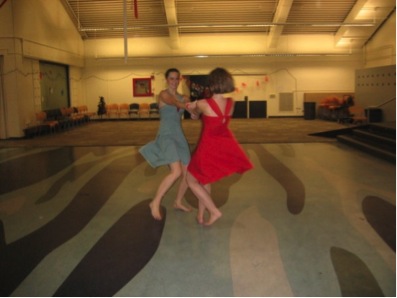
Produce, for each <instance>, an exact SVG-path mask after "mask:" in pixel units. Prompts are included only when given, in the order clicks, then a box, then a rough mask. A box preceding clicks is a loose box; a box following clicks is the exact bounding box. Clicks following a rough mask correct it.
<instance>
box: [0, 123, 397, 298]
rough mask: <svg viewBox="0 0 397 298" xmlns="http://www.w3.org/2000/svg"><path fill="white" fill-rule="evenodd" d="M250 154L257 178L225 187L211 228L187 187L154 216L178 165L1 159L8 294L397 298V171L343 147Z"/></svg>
mask: <svg viewBox="0 0 397 298" xmlns="http://www.w3.org/2000/svg"><path fill="white" fill-rule="evenodd" d="M115 124H116V123H115ZM96 125H101V123H90V124H89V125H87V127H89V126H92V127H94V126H96ZM82 129H83V128H82ZM74 131H77V129H75V130H73V132H74ZM66 133H67V132H65V133H63V134H66ZM61 134H62V133H60V134H59V135H61ZM135 134H137V132H135ZM54 136H55V135H54ZM50 137H52V136H48V138H50ZM44 138H47V136H43V139H44ZM87 138H88V136H87ZM37 139H41V138H37ZM243 148H244V150H246V152H247V154H248V156H249V158H250V160H251V161H252V162H253V164H254V166H255V168H254V169H253V170H251V171H249V172H247V173H246V174H244V175H243V176H240V175H233V176H230V177H228V178H225V179H223V180H221V181H220V182H218V183H215V184H214V185H213V189H212V194H213V197H214V200H215V202H216V204H217V205H218V206H219V207H220V210H221V211H222V213H223V217H222V218H221V219H220V220H219V221H218V222H216V223H215V224H214V226H212V227H210V228H205V227H202V226H201V225H198V224H197V222H196V220H195V215H196V207H197V200H196V199H195V197H194V196H193V195H192V194H191V193H190V192H188V193H187V194H186V196H185V198H186V201H187V202H188V203H189V204H190V205H191V206H192V207H193V208H194V209H193V212H191V213H184V212H181V211H176V210H174V209H173V208H172V205H173V200H174V198H175V195H176V186H174V187H173V188H172V189H171V190H170V191H169V192H168V193H167V195H166V196H165V198H164V200H163V208H162V212H163V214H164V219H163V221H161V222H157V221H154V220H153V219H152V217H151V215H150V210H149V208H148V202H149V200H150V199H151V198H152V196H153V195H154V192H155V190H156V188H157V185H158V184H159V182H160V181H161V179H162V178H163V177H164V175H165V173H166V172H167V169H166V167H161V168H158V169H153V168H151V167H150V166H149V165H148V164H147V163H146V162H145V161H144V160H143V158H142V157H141V156H140V154H139V153H138V149H139V146H110V147H106V146H92V145H91V146H56V147H47V146H43V147H22V146H18V147H7V148H2V149H0V175H1V176H0V177H3V178H2V180H1V183H0V220H1V224H2V233H1V237H0V294H1V295H2V296H140V297H142V296H173V297H175V296H177V297H189V296H192V297H193V296H196V297H197V296H200V297H205V296H217V297H224V296H240V297H241V296H279V297H287V296H297V297H303V296H306V297H312V296H314V297H320V296H323V297H324V296H363V297H364V296H395V295H396V283H395V280H396V272H395V264H396V263H395V235H396V230H395V222H396V217H395V216H396V215H395V197H396V194H395V181H396V176H395V165H393V164H391V163H389V162H385V161H383V160H379V159H376V158H373V157H371V156H368V155H367V154H365V153H361V152H359V151H356V150H354V149H351V148H349V147H346V146H343V145H341V144H339V143H338V142H334V141H326V142H311V143H309V142H307V143H306V142H301V143H283V142H280V143H273V144H271V143H265V144H260V143H252V144H244V145H243Z"/></svg>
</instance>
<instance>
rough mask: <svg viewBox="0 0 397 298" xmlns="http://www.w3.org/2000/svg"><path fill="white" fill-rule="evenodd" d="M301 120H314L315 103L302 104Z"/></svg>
mask: <svg viewBox="0 0 397 298" xmlns="http://www.w3.org/2000/svg"><path fill="white" fill-rule="evenodd" d="M303 118H304V119H305V120H314V119H316V103H315V102H305V103H304V104H303Z"/></svg>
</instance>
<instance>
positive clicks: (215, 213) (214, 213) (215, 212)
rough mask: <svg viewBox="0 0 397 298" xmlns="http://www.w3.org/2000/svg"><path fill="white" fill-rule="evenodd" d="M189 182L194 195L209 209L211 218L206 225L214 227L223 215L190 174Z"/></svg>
mask: <svg viewBox="0 0 397 298" xmlns="http://www.w3.org/2000/svg"><path fill="white" fill-rule="evenodd" d="M187 182H188V185H189V187H190V189H191V190H192V192H193V193H194V195H195V196H196V197H197V198H198V199H199V200H200V201H201V203H202V204H203V205H204V207H205V209H207V210H208V212H209V213H210V218H209V220H208V221H207V222H204V225H206V226H209V225H212V224H213V223H214V222H215V221H216V220H218V219H219V218H220V217H221V216H222V213H221V212H220V211H219V209H218V208H217V207H216V206H215V204H214V202H213V201H212V198H211V196H210V194H209V193H208V191H207V190H206V189H205V188H204V186H203V185H201V184H200V183H199V182H198V181H197V179H196V178H195V177H194V176H192V175H191V174H190V173H187Z"/></svg>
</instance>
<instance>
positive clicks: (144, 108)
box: [138, 103, 150, 118]
mask: <svg viewBox="0 0 397 298" xmlns="http://www.w3.org/2000/svg"><path fill="white" fill-rule="evenodd" d="M149 111H150V105H149V104H148V103H141V104H140V105H139V111H138V115H139V118H142V117H146V118H149Z"/></svg>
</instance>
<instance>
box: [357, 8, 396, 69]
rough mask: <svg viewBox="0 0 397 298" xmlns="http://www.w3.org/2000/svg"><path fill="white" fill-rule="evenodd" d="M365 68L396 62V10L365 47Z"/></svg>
mask: <svg viewBox="0 0 397 298" xmlns="http://www.w3.org/2000/svg"><path fill="white" fill-rule="evenodd" d="M364 61H365V68H370V67H379V66H387V65H395V64H396V12H395V11H394V12H393V14H392V16H391V17H390V18H389V19H388V20H387V21H386V22H385V23H384V24H383V26H382V27H381V28H380V29H379V30H378V32H377V33H376V35H375V36H373V37H372V39H371V40H370V41H369V42H368V43H367V44H366V46H365V47H364Z"/></svg>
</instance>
